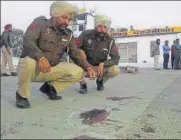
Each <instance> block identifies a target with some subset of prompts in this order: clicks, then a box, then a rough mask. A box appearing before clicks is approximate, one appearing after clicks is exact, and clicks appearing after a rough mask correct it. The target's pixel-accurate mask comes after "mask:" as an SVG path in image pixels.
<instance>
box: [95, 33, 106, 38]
mask: <svg viewBox="0 0 181 140" xmlns="http://www.w3.org/2000/svg"><path fill="white" fill-rule="evenodd" d="M97 35H98V36H99V37H101V38H103V37H105V36H106V33H103V32H97Z"/></svg>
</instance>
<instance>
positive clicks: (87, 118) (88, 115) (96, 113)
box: [80, 109, 110, 125]
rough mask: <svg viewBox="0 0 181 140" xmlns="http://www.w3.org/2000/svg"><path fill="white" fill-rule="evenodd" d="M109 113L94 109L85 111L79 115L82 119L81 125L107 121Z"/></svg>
mask: <svg viewBox="0 0 181 140" xmlns="http://www.w3.org/2000/svg"><path fill="white" fill-rule="evenodd" d="M109 114H110V113H108V112H107V111H106V110H98V109H94V110H91V111H86V112H84V113H82V114H80V118H83V120H82V123H83V124H88V125H91V124H95V123H100V122H103V121H104V120H106V119H107V117H108V116H109Z"/></svg>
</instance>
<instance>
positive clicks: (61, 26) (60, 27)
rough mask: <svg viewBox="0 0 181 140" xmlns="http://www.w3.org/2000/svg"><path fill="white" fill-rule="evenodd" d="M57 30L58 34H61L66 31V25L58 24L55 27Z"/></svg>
mask: <svg viewBox="0 0 181 140" xmlns="http://www.w3.org/2000/svg"><path fill="white" fill-rule="evenodd" d="M57 29H58V30H59V31H60V32H63V31H65V30H66V29H67V24H60V25H58V26H57Z"/></svg>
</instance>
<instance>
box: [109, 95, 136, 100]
mask: <svg viewBox="0 0 181 140" xmlns="http://www.w3.org/2000/svg"><path fill="white" fill-rule="evenodd" d="M132 98H135V97H117V96H114V97H107V98H106V99H108V100H112V101H121V100H125V99H132Z"/></svg>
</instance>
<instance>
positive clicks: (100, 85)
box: [96, 80, 104, 91]
mask: <svg viewBox="0 0 181 140" xmlns="http://www.w3.org/2000/svg"><path fill="white" fill-rule="evenodd" d="M96 84H97V90H98V91H103V90H104V85H103V80H96Z"/></svg>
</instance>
